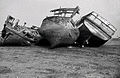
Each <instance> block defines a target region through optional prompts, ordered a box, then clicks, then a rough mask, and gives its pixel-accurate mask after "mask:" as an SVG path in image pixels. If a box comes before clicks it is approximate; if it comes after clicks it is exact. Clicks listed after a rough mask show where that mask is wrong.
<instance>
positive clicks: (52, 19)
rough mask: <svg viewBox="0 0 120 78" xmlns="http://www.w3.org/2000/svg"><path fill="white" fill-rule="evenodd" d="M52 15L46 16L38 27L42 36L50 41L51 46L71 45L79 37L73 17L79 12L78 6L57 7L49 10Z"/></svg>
mask: <svg viewBox="0 0 120 78" xmlns="http://www.w3.org/2000/svg"><path fill="white" fill-rule="evenodd" d="M50 12H52V13H54V15H52V16H47V17H46V18H45V19H44V20H43V22H42V25H41V27H40V28H39V29H38V31H39V33H40V35H41V36H43V38H44V39H45V40H46V41H48V42H49V43H50V46H51V48H54V47H57V46H66V45H72V44H74V42H75V41H76V40H77V38H78V37H79V30H78V28H76V25H75V22H74V21H73V17H74V16H75V15H76V14H79V7H78V6H77V7H75V8H59V9H54V10H51V11H50Z"/></svg>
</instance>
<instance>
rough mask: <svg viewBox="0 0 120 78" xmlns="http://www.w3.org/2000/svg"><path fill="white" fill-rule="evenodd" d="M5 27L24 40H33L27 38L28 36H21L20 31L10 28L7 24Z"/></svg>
mask: <svg viewBox="0 0 120 78" xmlns="http://www.w3.org/2000/svg"><path fill="white" fill-rule="evenodd" d="M6 28H7V29H8V30H9V31H10V32H12V33H14V34H16V35H18V36H19V37H21V38H23V39H25V40H27V41H30V42H34V40H32V39H29V38H27V37H25V36H23V34H22V33H18V32H17V31H16V30H14V29H12V28H10V27H8V26H6Z"/></svg>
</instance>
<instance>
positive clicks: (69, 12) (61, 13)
mask: <svg viewBox="0 0 120 78" xmlns="http://www.w3.org/2000/svg"><path fill="white" fill-rule="evenodd" d="M72 13H73V12H59V13H54V15H61V14H72Z"/></svg>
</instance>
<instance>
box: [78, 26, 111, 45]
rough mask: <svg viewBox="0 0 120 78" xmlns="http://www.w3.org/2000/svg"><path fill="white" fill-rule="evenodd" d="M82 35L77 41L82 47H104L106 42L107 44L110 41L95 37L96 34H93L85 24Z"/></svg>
mask: <svg viewBox="0 0 120 78" xmlns="http://www.w3.org/2000/svg"><path fill="white" fill-rule="evenodd" d="M79 31H80V35H79V37H78V39H77V40H76V42H77V43H78V44H79V45H80V46H82V45H84V46H86V47H99V46H101V45H103V44H104V43H105V42H107V41H108V40H109V39H106V40H104V39H102V38H100V37H98V36H97V34H96V35H95V33H94V34H93V33H92V32H91V31H90V30H89V29H88V28H87V27H86V25H85V24H83V25H82V26H81V27H80V28H79Z"/></svg>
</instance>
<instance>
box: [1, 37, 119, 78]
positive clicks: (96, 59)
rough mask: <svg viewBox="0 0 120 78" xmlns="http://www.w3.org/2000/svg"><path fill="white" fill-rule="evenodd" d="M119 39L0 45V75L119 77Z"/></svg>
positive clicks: (22, 77)
mask: <svg viewBox="0 0 120 78" xmlns="http://www.w3.org/2000/svg"><path fill="white" fill-rule="evenodd" d="M119 74H120V39H112V40H110V41H108V42H107V43H106V44H105V45H103V46H101V47H98V48H92V47H85V48H79V47H72V48H70V47H69V48H68V47H61V48H55V49H48V48H44V47H40V46H30V47H5V46H4V47H0V78H120V75H119Z"/></svg>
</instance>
